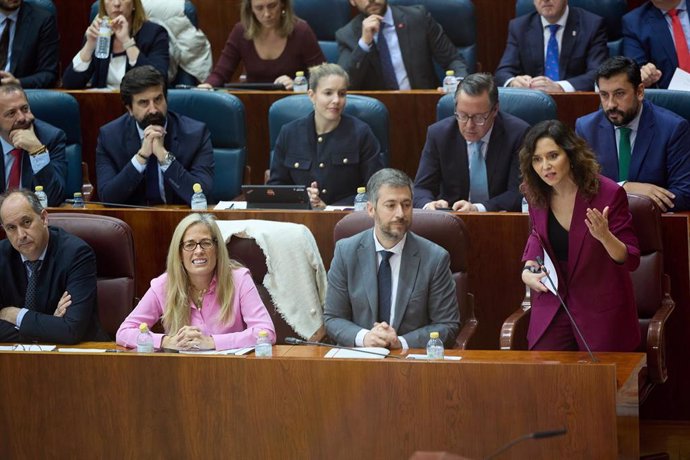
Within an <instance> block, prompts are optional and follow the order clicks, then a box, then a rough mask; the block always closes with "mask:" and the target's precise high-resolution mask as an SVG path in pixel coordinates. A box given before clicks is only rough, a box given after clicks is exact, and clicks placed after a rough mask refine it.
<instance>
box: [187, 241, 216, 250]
mask: <svg viewBox="0 0 690 460" xmlns="http://www.w3.org/2000/svg"><path fill="white" fill-rule="evenodd" d="M215 245H216V240H215V239H212V240H208V239H206V240H201V241H199V242H196V241H194V240H189V241H183V242H182V249H184V250H185V251H187V252H192V251H195V250H196V247H197V246H201V249H205V250H209V249H211V248H212V247H214V246H215Z"/></svg>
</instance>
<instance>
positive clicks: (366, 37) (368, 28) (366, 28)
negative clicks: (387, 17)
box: [362, 14, 383, 45]
mask: <svg viewBox="0 0 690 460" xmlns="http://www.w3.org/2000/svg"><path fill="white" fill-rule="evenodd" d="M382 20H383V17H382V16H379V15H378V14H371V15H369V16H367V17H366V18H364V21H362V41H363V42H364V43H366V44H367V45H371V44H372V43H373V42H374V37H375V36H376V35H378V33H379V28H380V27H381V21H382Z"/></svg>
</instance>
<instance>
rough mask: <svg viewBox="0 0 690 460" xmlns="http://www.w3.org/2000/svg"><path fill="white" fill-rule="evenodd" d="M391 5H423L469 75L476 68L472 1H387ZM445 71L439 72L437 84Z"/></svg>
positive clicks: (475, 31)
mask: <svg viewBox="0 0 690 460" xmlns="http://www.w3.org/2000/svg"><path fill="white" fill-rule="evenodd" d="M389 3H390V4H391V5H420V4H421V5H424V7H425V8H426V9H427V11H429V13H430V14H431V16H432V17H433V18H434V19H435V20H436V22H438V23H439V24H441V27H443V30H444V32H445V33H446V35H447V36H448V38H449V39H450V41H451V42H453V44H454V45H455V46H457V48H458V51H459V52H460V54H461V55H462V57H463V58H464V59H465V62H466V63H467V68H468V71H469V73H474V72H475V69H476V67H477V20H476V16H475V12H474V4H473V3H472V0H426V1H419V0H389ZM446 70H447V69H441V68H440V67H439V66H438V65H437V72H439V82H440V81H441V80H442V79H443V75H445V72H446Z"/></svg>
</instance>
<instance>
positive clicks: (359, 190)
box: [357, 187, 367, 193]
mask: <svg viewBox="0 0 690 460" xmlns="http://www.w3.org/2000/svg"><path fill="white" fill-rule="evenodd" d="M357 193H367V188H366V187H357Z"/></svg>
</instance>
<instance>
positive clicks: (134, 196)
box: [96, 111, 214, 205]
mask: <svg viewBox="0 0 690 460" xmlns="http://www.w3.org/2000/svg"><path fill="white" fill-rule="evenodd" d="M167 118H168V125H167V127H166V135H165V140H164V144H165V148H166V149H167V150H168V151H169V152H170V153H172V154H173V155H174V156H175V161H173V162H172V163H171V164H170V166H169V167H168V169H167V170H166V171H165V173H163V179H164V183H165V198H166V202H167V204H190V202H191V200H192V194H193V193H194V192H193V191H192V186H193V185H194V184H195V183H196V182H198V183H199V184H201V188H202V189H203V190H204V193H206V195H207V196H209V194H210V193H211V190H213V168H214V160H213V148H212V146H211V134H210V133H209V131H208V128H207V127H206V125H205V124H203V123H201V122H199V121H196V120H193V119H191V118H188V117H185V116H183V115H178V114H176V113H174V112H171V111H168V117H167ZM140 148H141V140H140V138H139V132H138V131H137V127H136V121H135V120H134V117H132V116H131V115H129V114H124V115H122V116H121V117H119V118H117V119H115V120H113V121H111V122H110V123H108V124H106V125H104V126H102V127H101V130H100V132H99V134H98V144H97V146H96V181H97V186H98V188H97V190H98V196H99V198H100V199H101V200H102V201H106V202H109V203H126V204H133V205H145V204H146V179H145V177H146V171H144V173H140V172H139V171H137V169H136V168H135V167H134V165H132V163H131V160H132V157H133V156H134V155H136V153H137V152H138V151H139V149H140Z"/></svg>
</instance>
